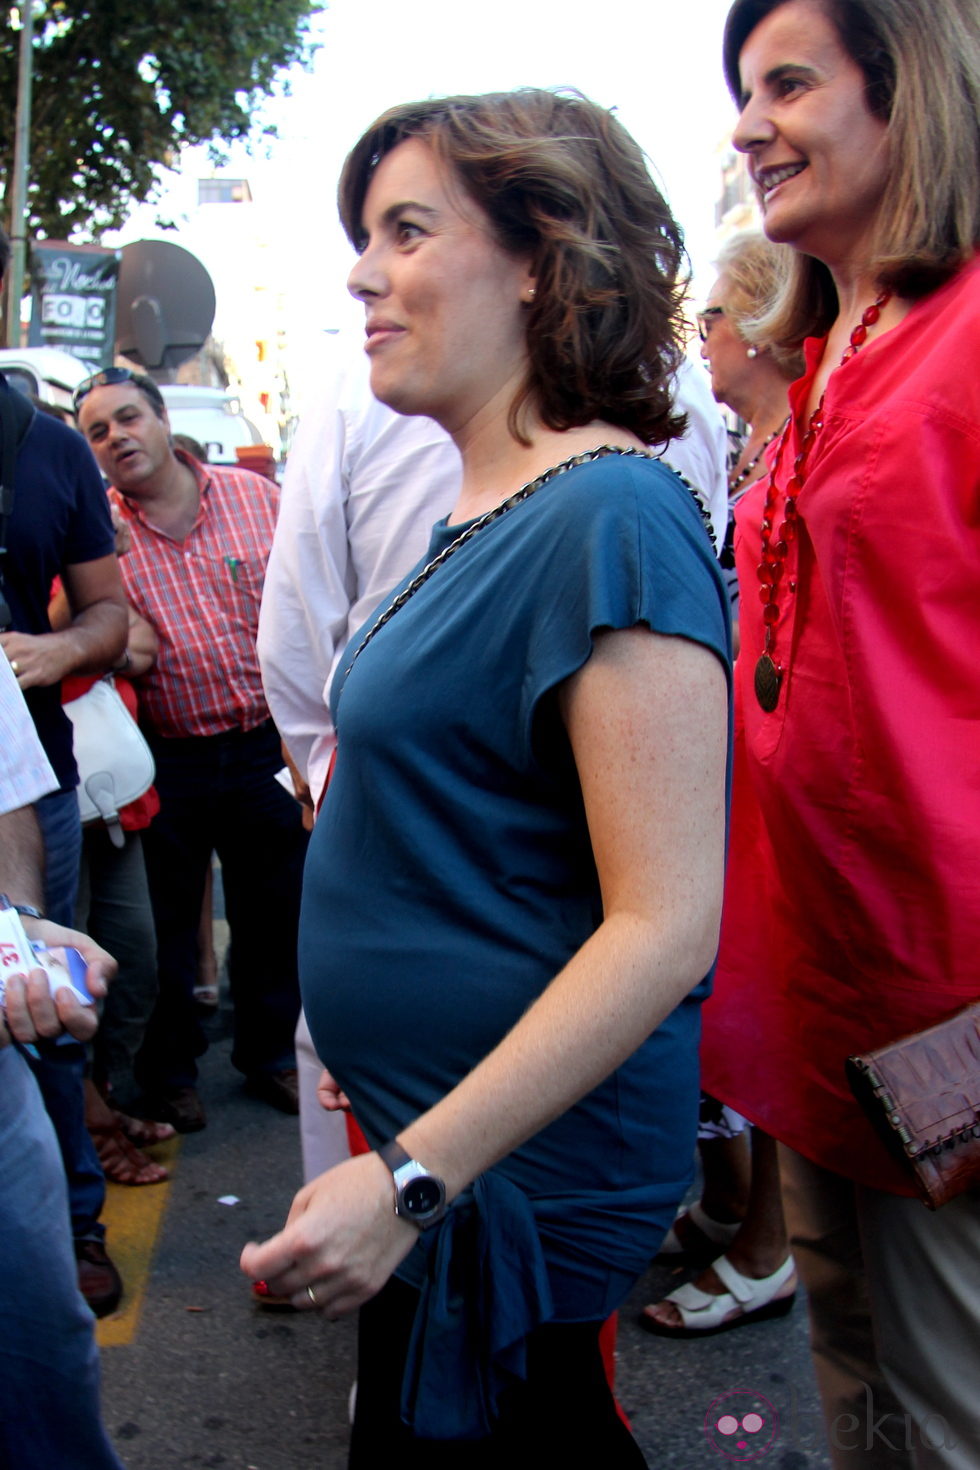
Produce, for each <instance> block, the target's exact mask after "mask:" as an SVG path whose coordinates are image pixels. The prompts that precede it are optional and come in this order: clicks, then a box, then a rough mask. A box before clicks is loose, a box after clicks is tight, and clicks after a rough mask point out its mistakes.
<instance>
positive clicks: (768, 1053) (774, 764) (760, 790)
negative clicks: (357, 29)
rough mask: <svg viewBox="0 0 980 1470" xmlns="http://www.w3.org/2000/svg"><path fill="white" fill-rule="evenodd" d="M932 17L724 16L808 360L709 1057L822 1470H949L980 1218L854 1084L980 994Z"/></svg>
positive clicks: (974, 556)
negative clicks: (868, 1062) (750, 1144)
mask: <svg viewBox="0 0 980 1470" xmlns="http://www.w3.org/2000/svg"><path fill="white" fill-rule="evenodd" d="M923 20H924V16H923V13H922V8H921V6H919V5H918V4H916V3H913V0H854V3H851V4H849V5H847V6H846V7H845V6H837V5H832V4H829V3H828V4H821V3H815V0H782V3H781V0H737V3H736V4H735V5H734V6H733V7H732V9H731V11H730V14H729V17H728V23H727V29H726V39H725V64H726V73H727V79H728V83H729V87H730V89H731V91H732V93H733V95H734V96H735V97H736V99H737V101H738V104H739V107H740V109H741V115H740V117H739V121H738V126H737V129H736V132H735V142H736V146H737V147H738V148H740V149H741V150H742V151H743V152H745V153H746V154H748V157H749V168H750V172H751V175H752V178H753V180H754V182H755V185H756V188H757V190H758V194H759V198H760V200H761V204H762V210H763V215H764V223H765V230H766V233H767V234H768V235H769V237H770V238H771V239H773V240H776V241H782V242H785V243H788V244H790V245H791V246H793V247H794V249H795V251H796V255H795V257H794V267H793V274H792V276H791V278H790V280H789V282H788V284H787V286H786V289H785V291H784V292H783V295H782V297H781V299H780V300H779V301H778V302H777V304H776V306H775V308H774V310H773V312H772V313H771V314H770V317H769V320H768V321H767V323H766V327H767V330H768V331H769V332H770V333H771V334H772V335H773V336H774V337H775V338H776V339H778V340H781V341H785V342H798V341H800V340H802V339H808V340H806V342H805V351H806V364H807V365H806V371H805V373H804V376H803V377H802V378H801V379H800V380H799V382H797V383H796V384H795V385H794V386H793V388H792V389H791V390H790V401H791V408H792V418H791V421H790V425H789V427H788V429H787V432H786V434H785V435H784V437H783V440H782V442H781V444H780V446H779V449H778V452H777V453H776V455H775V459H774V466H773V470H772V473H771V475H770V476H768V477H767V478H766V479H765V480H763V481H760V483H759V485H758V486H757V487H754V488H753V490H752V491H751V492H750V493H749V494H748V495H747V496H746V497H745V499H744V500H743V502H742V505H741V507H740V510H739V513H738V515H737V521H736V562H737V566H738V573H739V579H740V583H741V585H742V590H743V599H742V600H743V608H742V619H741V633H742V649H741V654H740V658H739V664H738V677H737V685H738V700H739V704H738V711H739V713H738V717H737V745H736V762H737V779H736V792H735V798H734V811H733V819H732V825H733V848H732V853H731V860H730V873H729V886H728V891H727V894H726V917H725V925H724V929H723V939H722V953H721V959H720V963H719V981H718V989H717V993H716V997H715V999H714V1000H713V1001H712V1002H711V1004H710V1005H709V1006H708V1008H707V1012H706V1018H705V1019H706V1031H707V1035H706V1041H705V1049H704V1052H703V1055H704V1058H705V1077H704V1085H705V1087H707V1088H708V1089H709V1090H710V1091H711V1092H712V1093H714V1094H716V1095H718V1096H719V1097H721V1098H722V1099H723V1100H724V1101H725V1102H727V1103H729V1104H731V1105H732V1106H734V1107H736V1108H737V1109H738V1110H739V1111H740V1112H743V1113H745V1114H746V1115H747V1116H748V1117H749V1118H751V1119H752V1121H753V1122H755V1123H757V1124H758V1125H760V1126H761V1127H763V1128H765V1129H766V1130H767V1131H768V1132H770V1133H772V1134H774V1135H775V1136H776V1137H777V1138H778V1139H780V1140H781V1142H782V1143H783V1144H784V1145H786V1146H787V1147H786V1149H785V1154H784V1157H783V1161H782V1162H783V1176H784V1181H785V1183H786V1195H787V1206H788V1217H789V1223H790V1229H791V1237H792V1247H793V1251H794V1255H795V1257H796V1260H797V1264H798V1266H799V1268H800V1272H801V1275H802V1276H803V1278H804V1281H805V1283H806V1285H807V1288H808V1291H809V1295H810V1305H811V1315H812V1324H813V1337H814V1351H815V1357H816V1364H817V1370H818V1376H819V1379H820V1386H821V1391H822V1394H823V1399H824V1407H825V1413H826V1417H827V1421H828V1428H829V1430H830V1439H831V1444H832V1448H833V1455H834V1463H835V1465H851V1464H854V1463H857V1461H860V1463H861V1464H876V1465H877V1464H886V1463H887V1465H889V1466H895V1465H903V1466H904V1465H915V1466H917V1467H923V1466H929V1467H933V1466H944V1467H946V1466H949V1467H958V1470H959V1467H966V1466H967V1465H975V1463H976V1454H975V1448H974V1446H975V1441H976V1408H975V1390H974V1387H973V1385H974V1384H975V1381H976V1378H977V1372H978V1370H980V1277H978V1273H977V1270H976V1261H977V1257H978V1253H980V1202H978V1200H977V1199H976V1197H973V1196H963V1197H961V1198H960V1199H958V1200H956V1201H954V1202H953V1203H951V1204H949V1205H947V1206H946V1207H945V1208H944V1209H943V1210H942V1211H940V1212H939V1213H938V1214H935V1215H933V1214H930V1213H929V1212H927V1210H926V1209H924V1208H923V1206H922V1205H921V1204H920V1203H919V1202H918V1201H917V1200H915V1199H911V1198H909V1195H910V1194H911V1193H912V1189H911V1186H910V1184H909V1181H908V1179H907V1178H906V1177H905V1175H904V1174H903V1173H902V1171H901V1170H900V1168H899V1167H898V1166H897V1165H896V1164H894V1163H893V1162H892V1161H891V1159H890V1156H889V1155H888V1154H887V1152H886V1150H885V1148H884V1146H883V1145H882V1144H881V1143H880V1142H879V1141H878V1139H877V1137H876V1135H875V1134H874V1132H873V1131H872V1129H871V1127H870V1125H869V1124H868V1123H867V1122H866V1121H865V1119H864V1117H863V1115H862V1114H861V1112H860V1111H859V1109H858V1107H857V1105H856V1104H855V1102H854V1100H853V1098H852V1096H851V1095H850V1092H849V1089H848V1085H847V1081H846V1078H845V1072H844V1063H845V1060H846V1058H847V1057H848V1056H849V1055H850V1054H852V1053H856V1052H861V1051H864V1050H866V1049H868V1048H870V1047H873V1046H876V1045H880V1044H882V1043H885V1042H887V1041H890V1040H893V1039H895V1038H898V1037H900V1036H903V1035H905V1034H908V1033H909V1032H913V1031H917V1030H920V1029H922V1028H923V1027H925V1026H928V1025H929V1024H931V1023H932V1022H934V1021H937V1020H939V1019H941V1018H944V1017H946V1016H948V1015H950V1014H952V1013H954V1012H956V1011H957V1010H958V1009H959V1008H960V1007H962V1006H963V1005H964V1004H965V1003H966V1002H967V1001H969V1000H972V999H975V998H976V995H977V989H978V964H977V955H978V953H980V883H978V869H977V834H978V832H980V738H978V719H980V663H978V659H977V649H978V648H980V535H978V521H980V372H978V367H980V262H978V259H977V255H976V248H977V243H978V239H980V125H978V116H977V114H978V102H980V5H978V3H977V0H944V3H943V4H941V5H937V6H934V7H930V8H929V13H928V24H927V25H923ZM753 583H754V584H755V585H756V587H757V589H758V590H757V592H756V593H755V594H753V595H751V596H750V595H748V591H747V589H748V588H749V587H750V586H751V585H752V584H753ZM951 1343H955V1345H956V1352H957V1355H958V1358H957V1370H956V1371H955V1372H950V1371H949V1356H948V1355H949V1346H950V1344H951ZM842 1426H845V1427H846V1426H850V1428H848V1430H847V1432H846V1433H845V1432H844V1429H843V1428H842ZM851 1429H853V1433H851V1432H850V1430H851ZM885 1439H887V1448H886V1446H885V1443H884V1441H885ZM876 1456H884V1458H876Z"/></svg>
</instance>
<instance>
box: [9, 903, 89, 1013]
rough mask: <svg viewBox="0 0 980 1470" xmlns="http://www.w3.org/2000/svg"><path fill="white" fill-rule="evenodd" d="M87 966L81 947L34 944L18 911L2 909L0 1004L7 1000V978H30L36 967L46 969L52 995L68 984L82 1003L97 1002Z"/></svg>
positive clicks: (87, 1004) (86, 1004)
mask: <svg viewBox="0 0 980 1470" xmlns="http://www.w3.org/2000/svg"><path fill="white" fill-rule="evenodd" d="M87 969H88V966H87V964H86V962H85V960H84V959H83V957H82V956H81V955H80V954H79V952H78V950H77V949H71V948H69V947H68V946H66V945H57V946H55V947H54V948H51V949H46V948H45V947H44V946H41V945H38V946H35V945H33V944H32V943H31V941H30V940H29V939H28V937H27V935H26V933H25V932H24V926H23V924H22V923H21V920H20V914H18V912H17V910H16V909H12V908H7V909H0V1007H2V1006H3V1004H4V1001H5V999H6V992H7V981H8V980H10V979H12V978H13V977H14V976H17V977H19V978H20V979H26V978H27V976H28V974H29V973H30V972H31V971H32V970H44V972H45V974H46V975H47V977H48V984H49V986H50V987H51V994H52V995H54V994H56V993H57V991H59V990H61V989H62V988H64V987H67V988H68V989H69V990H70V991H71V993H72V995H73V996H74V997H75V999H76V1000H77V1001H79V1003H80V1004H81V1005H85V1006H90V1005H93V1004H94V999H93V996H92V994H91V992H90V990H89V988H88V985H87V984H86V983H85V974H86V970H87Z"/></svg>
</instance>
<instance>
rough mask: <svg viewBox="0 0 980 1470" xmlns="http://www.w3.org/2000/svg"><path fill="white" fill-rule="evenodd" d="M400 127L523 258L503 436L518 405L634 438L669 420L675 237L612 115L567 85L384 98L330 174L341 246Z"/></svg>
mask: <svg viewBox="0 0 980 1470" xmlns="http://www.w3.org/2000/svg"><path fill="white" fill-rule="evenodd" d="M407 138H418V139H421V140H422V141H424V142H425V143H426V144H427V145H428V146H429V147H430V148H432V150H433V152H434V153H435V155H436V157H437V158H438V159H439V160H440V162H441V163H442V164H443V165H444V166H445V167H446V168H447V169H448V170H449V171H450V173H451V176H453V177H455V178H456V179H458V181H459V182H460V184H461V186H462V188H463V191H464V192H465V194H466V195H468V196H469V197H470V198H471V199H472V200H473V201H474V202H475V203H476V204H477V205H479V207H480V208H481V209H482V210H483V212H484V213H485V214H486V215H487V216H488V217H489V220H490V222H491V225H492V228H493V230H494V232H495V236H496V239H497V241H498V243H499V244H500V246H501V248H502V249H504V250H506V251H508V252H510V253H513V254H514V255H518V256H522V257H530V259H531V260H532V262H533V269H534V274H535V287H536V290H535V297H534V301H533V302H532V303H531V304H530V305H529V307H528V309H527V344H528V356H529V362H530V367H529V371H528V377H527V381H526V383H525V384H524V386H523V388H522V390H521V392H520V393H519V394H518V395H517V398H516V399H515V401H514V403H513V404H512V405H511V410H510V415H509V420H508V422H509V426H510V429H511V432H512V433H513V434H514V436H515V437H516V438H517V439H519V440H525V439H526V436H525V434H524V433H523V431H522V428H521V420H522V410H523V409H524V408H525V407H526V406H528V405H530V404H533V405H534V408H535V409H536V410H537V412H538V413H539V414H540V416H541V418H542V420H543V422H544V423H545V424H546V425H547V426H548V427H549V428H551V429H557V430H565V429H571V428H576V427H578V426H580V425H582V424H587V423H589V422H591V421H592V420H593V419H605V420H606V421H607V422H610V423H613V424H616V425H618V426H620V427H622V428H625V429H628V430H630V431H631V432H632V433H634V434H636V435H637V437H638V438H640V439H642V440H643V442H644V443H646V444H660V443H665V442H666V441H667V440H669V439H672V438H674V437H676V436H677V435H678V434H680V433H682V432H683V430H684V418H683V416H678V415H676V414H674V413H673V410H672V403H671V380H672V378H673V376H674V374H675V372H676V371H677V368H678V366H679V364H680V360H681V357H682V355H683V333H684V328H683V323H682V319H681V315H680V306H681V301H682V299H683V296H684V292H685V288H686V284H687V277H686V273H685V266H686V255H685V252H684V242H683V236H682V234H681V230H680V227H679V226H678V225H677V223H676V221H675V220H674V218H673V216H672V215H671V212H670V209H669V208H668V206H667V204H666V201H665V200H664V198H663V195H662V194H661V193H660V191H659V189H658V188H657V187H656V185H655V184H654V182H653V179H652V178H651V176H650V173H649V170H648V168H647V164H646V160H645V158H644V156H643V153H642V152H641V150H640V148H639V147H638V146H637V144H636V143H635V142H634V140H633V139H632V138H631V137H630V135H629V133H628V132H627V131H626V129H625V128H624V127H623V126H622V124H621V123H620V122H618V121H617V119H616V118H615V117H613V115H612V114H611V113H609V112H607V111H606V110H605V109H604V108H601V107H598V106H596V105H595V104H594V103H592V102H589V101H588V100H587V99H586V98H584V97H582V96H581V95H580V94H578V93H573V92H549V91H542V90H537V89H533V88H528V89H524V90H520V91H515V92H497V93H489V94H487V95H486V96H481V97H446V98H441V99H438V100H430V101H427V102H414V103H406V104H405V105H403V106H401V107H393V108H391V109H389V111H387V112H385V113H383V114H382V116H381V117H379V118H378V120H377V121H376V122H375V123H374V124H373V125H372V126H371V127H370V128H368V130H367V132H366V133H365V134H364V136H363V137H362V138H361V139H360V141H359V142H358V143H357V144H356V145H355V147H354V148H353V150H352V151H351V153H350V155H349V156H348V158H347V161H346V163H345V165H344V170H343V173H342V175H341V179H340V189H339V207H340V217H341V221H342V223H343V226H344V229H345V230H346V231H347V234H348V237H349V238H350V240H351V243H352V244H353V245H354V246H355V248H358V249H361V248H363V245H364V239H363V225H362V213H363V208H364V200H365V196H366V194H367V191H368V187H369V185H370V182H371V178H372V175H373V173H374V170H375V169H376V168H377V166H378V163H379V162H380V160H381V159H382V158H383V157H384V156H385V155H386V154H387V153H390V152H391V150H392V149H393V148H396V147H397V146H398V144H399V143H402V142H404V141H405V140H406V139H407Z"/></svg>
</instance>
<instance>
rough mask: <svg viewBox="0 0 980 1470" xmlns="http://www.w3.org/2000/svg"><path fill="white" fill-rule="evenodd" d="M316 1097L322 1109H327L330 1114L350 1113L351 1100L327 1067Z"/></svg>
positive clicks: (321, 1076)
mask: <svg viewBox="0 0 980 1470" xmlns="http://www.w3.org/2000/svg"><path fill="white" fill-rule="evenodd" d="M316 1096H317V1101H318V1102H319V1104H320V1106H321V1108H325V1109H326V1111H327V1112H328V1113H337V1112H343V1113H349V1112H350V1098H349V1097H348V1096H347V1094H346V1092H343V1091H342V1090H341V1088H340V1086H339V1085H338V1083H336V1082H335V1081H334V1079H333V1077H332V1076H331V1075H330V1073H329V1072H328V1071H327V1069H326V1067H324V1069H323V1071H322V1073H321V1074H320V1080H319V1082H318V1083H317V1085H316Z"/></svg>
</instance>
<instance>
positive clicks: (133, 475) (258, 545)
mask: <svg viewBox="0 0 980 1470" xmlns="http://www.w3.org/2000/svg"><path fill="white" fill-rule="evenodd" d="M75 409H76V413H77V415H78V423H79V427H80V429H81V430H82V433H83V434H84V435H85V437H86V439H87V440H88V442H89V444H90V445H91V446H92V449H93V450H94V452H95V456H96V459H97V460H98V462H99V465H100V466H101V469H102V472H103V474H104V475H105V476H106V478H107V479H108V480H109V481H110V484H111V486H112V488H111V490H110V499H111V500H112V501H113V502H114V503H115V504H116V505H117V506H118V507H119V510H120V513H121V514H122V516H123V518H124V520H125V521H126V522H127V524H128V525H129V527H130V530H131V532H132V543H133V544H132V550H131V551H130V552H129V554H128V556H127V557H126V558H125V560H124V561H123V563H122V573H123V581H124V584H125V587H126V592H127V595H128V597H129V599H130V601H131V602H132V604H133V606H134V607H135V608H136V610H137V612H139V613H140V614H141V616H143V617H144V618H146V620H147V621H148V622H149V623H151V624H152V625H153V627H154V629H155V630H156V634H157V638H158V640H159V653H158V655H157V662H156V665H155V666H154V668H153V669H151V670H150V672H149V673H148V674H147V675H145V676H144V677H143V678H142V679H141V680H140V686H139V687H140V703H141V712H142V720H143V723H144V725H145V727H146V733H147V736H148V739H149V740H150V743H151V745H152V748H153V754H154V758H155V760H156V764H157V776H156V786H157V790H158V792H159V794H160V801H161V810H160V813H159V815H158V816H157V817H156V818H155V819H154V821H153V823H152V824H151V826H150V827H149V829H148V830H147V832H146V834H145V837H144V848H145V852H146V861H147V869H148V873H149V879H150V891H151V895H152V898H153V908H154V917H155V919H156V927H157V940H158V946H159V963H160V998H159V1001H158V1003H157V1007H156V1010H155V1012H154V1015H153V1018H152V1020H151V1023H150V1026H149V1028H148V1030H147V1035H146V1039H145V1041H144V1044H143V1048H142V1051H141V1053H140V1056H139V1059H138V1063H137V1068H138V1075H139V1080H140V1082H141V1084H142V1086H143V1088H144V1090H145V1092H146V1096H147V1113H148V1115H149V1116H152V1117H155V1118H159V1119H161V1120H162V1121H164V1122H169V1123H172V1124H173V1125H174V1127H175V1128H177V1129H178V1130H179V1131H181V1132H185V1133H189V1132H193V1131H195V1130H196V1129H198V1128H203V1127H204V1123H205V1116H204V1109H203V1107H202V1104H201V1101H200V1098H199V1096H198V1093H197V1088H196V1081H197V1067H196V1058H197V1057H199V1056H200V1055H201V1054H202V1053H203V1051H204V1050H205V1048H206V1045H207V1042H206V1039H205V1036H204V1033H203V1030H202V1027H201V1022H200V1019H199V1016H198V1012H197V1009H196V1007H195V1004H194V997H193V988H194V985H195V983H196V976H197V958H198V941H197V934H198V922H199V919H200V913H201V903H202V898H203V893H204V884H205V879H206V875H207V871H208V867H209V864H210V860H211V852H212V850H214V851H216V852H217V854H218V856H219V858H220V859H221V865H222V878H223V882H224V892H225V906H226V913H227V916H228V922H229V926H230V929H231V947H230V951H229V964H228V969H229V980H230V983H231V993H232V999H233V1001H234V1009H235V1023H234V1046H233V1050H232V1061H233V1063H234V1065H235V1066H236V1067H237V1068H238V1069H239V1071H241V1072H243V1073H244V1074H245V1078H246V1086H247V1088H248V1089H249V1091H251V1092H252V1093H253V1094H254V1095H255V1096H257V1097H259V1098H261V1099H263V1100H264V1101H266V1102H269V1103H271V1104H272V1105H273V1106H274V1107H278V1108H280V1109H282V1110H283V1111H284V1112H296V1111H297V1092H296V1070H295V1067H296V1062H295V1056H294V1051H293V1032H294V1029H295V1025H296V1018H297V1015H298V1013H299V988H298V982H297V976H296V929H297V924H298V920H299V902H300V890H301V883H302V869H303V860H304V856H305V852H306V841H307V834H306V832H305V831H304V829H303V822H302V814H301V809H300V807H299V805H298V804H297V803H296V802H295V801H294V800H293V798H292V797H291V796H289V795H288V794H287V793H286V792H285V791H284V790H283V788H282V787H281V786H280V785H279V783H278V782H277V781H276V779H275V777H276V773H277V772H278V771H279V770H280V769H281V767H282V758H281V746H280V740H279V735H278V733H277V731H276V728H275V725H274V724H273V722H272V719H271V717H270V715H269V709H268V706H267V704H266V701H265V695H264V694H263V690H262V680H261V676H260V673H259V664H258V658H257V656H256V652H255V638H256V632H257V629H258V619H259V603H260V600H261V596H262V584H263V579H264V576H265V568H266V562H267V561H268V556H269V550H270V547H271V545H272V537H273V532H274V530H275V524H276V515H277V512H278V506H279V489H278V486H277V485H275V484H274V483H273V482H272V481H270V480H266V479H265V478H264V477H262V476H260V475H256V474H252V473H250V472H249V471H247V470H239V469H233V468H229V467H226V466H221V467H216V466H212V465H207V466H204V465H201V464H199V463H198V462H197V461H196V460H194V459H192V458H191V456H190V455H188V454H185V453H184V452H183V451H182V450H179V449H175V448H174V446H173V444H172V441H171V437H170V425H169V422H168V419H167V411H166V408H165V406H164V403H163V399H162V397H161V395H160V391H159V389H158V388H157V386H156V384H155V383H154V382H153V381H152V379H150V378H147V377H143V376H141V375H139V374H136V373H132V372H130V371H129V369H126V368H108V369H106V370H105V371H104V372H101V373H96V374H95V376H94V377H92V378H90V379H88V380H87V381H86V382H85V383H83V384H82V385H81V387H80V388H79V389H78V390H77V392H76V394H75Z"/></svg>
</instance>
